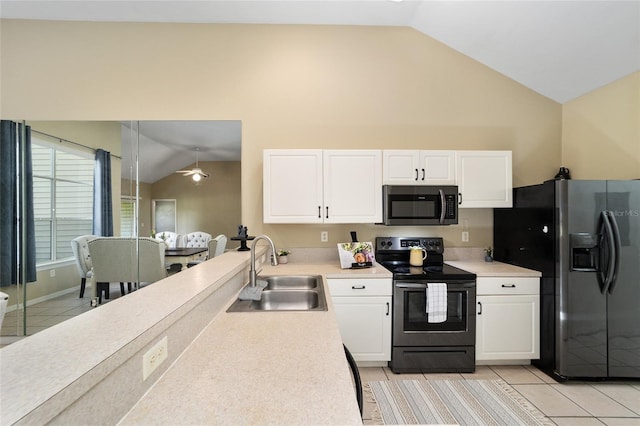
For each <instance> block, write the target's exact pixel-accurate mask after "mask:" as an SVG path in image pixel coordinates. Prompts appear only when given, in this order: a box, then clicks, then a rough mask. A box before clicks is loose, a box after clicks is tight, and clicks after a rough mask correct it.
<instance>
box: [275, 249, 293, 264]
mask: <svg viewBox="0 0 640 426" xmlns="http://www.w3.org/2000/svg"><path fill="white" fill-rule="evenodd" d="M289 254H291V252H290V251H289V250H278V263H281V264H285V263H289Z"/></svg>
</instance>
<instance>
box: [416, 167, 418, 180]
mask: <svg viewBox="0 0 640 426" xmlns="http://www.w3.org/2000/svg"><path fill="white" fill-rule="evenodd" d="M416 180H418V169H416Z"/></svg>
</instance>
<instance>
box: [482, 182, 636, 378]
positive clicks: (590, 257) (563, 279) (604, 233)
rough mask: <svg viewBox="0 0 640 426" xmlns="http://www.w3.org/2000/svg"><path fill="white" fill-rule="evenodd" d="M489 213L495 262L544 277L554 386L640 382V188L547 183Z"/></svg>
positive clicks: (545, 341) (520, 191)
mask: <svg viewBox="0 0 640 426" xmlns="http://www.w3.org/2000/svg"><path fill="white" fill-rule="evenodd" d="M513 202H514V207H513V208H508V209H495V210H494V228H493V229H494V236H493V238H494V258H495V259H496V260H499V261H501V262H506V263H511V264H514V265H518V266H522V267H525V268H530V269H535V270H538V271H540V272H542V278H541V288H540V327H541V329H540V339H541V340H540V359H539V360H536V361H534V364H535V365H537V366H538V367H539V368H541V369H542V370H544V371H546V372H547V373H549V374H550V375H552V376H554V377H555V378H556V379H559V380H564V379H570V378H640V180H628V181H613V180H609V181H605V180H598V181H596V180H553V181H547V182H545V183H543V184H540V185H533V186H526V187H520V188H515V189H514V191H513Z"/></svg>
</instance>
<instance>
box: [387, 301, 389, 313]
mask: <svg viewBox="0 0 640 426" xmlns="http://www.w3.org/2000/svg"><path fill="white" fill-rule="evenodd" d="M387 316H389V302H387Z"/></svg>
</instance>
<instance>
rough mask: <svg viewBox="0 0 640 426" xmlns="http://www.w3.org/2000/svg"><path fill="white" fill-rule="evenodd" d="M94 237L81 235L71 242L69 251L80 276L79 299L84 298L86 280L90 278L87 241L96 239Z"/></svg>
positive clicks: (90, 265) (89, 257) (90, 266)
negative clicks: (71, 252)
mask: <svg viewBox="0 0 640 426" xmlns="http://www.w3.org/2000/svg"><path fill="white" fill-rule="evenodd" d="M96 238H97V236H96V235H81V236H79V237H77V238H74V239H73V240H71V250H72V251H73V256H74V259H75V261H76V267H77V268H78V273H79V274H80V299H82V298H83V297H84V290H85V288H86V286H87V278H91V275H92V274H93V272H92V271H91V268H92V264H91V256H90V255H89V241H92V240H94V239H96Z"/></svg>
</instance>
